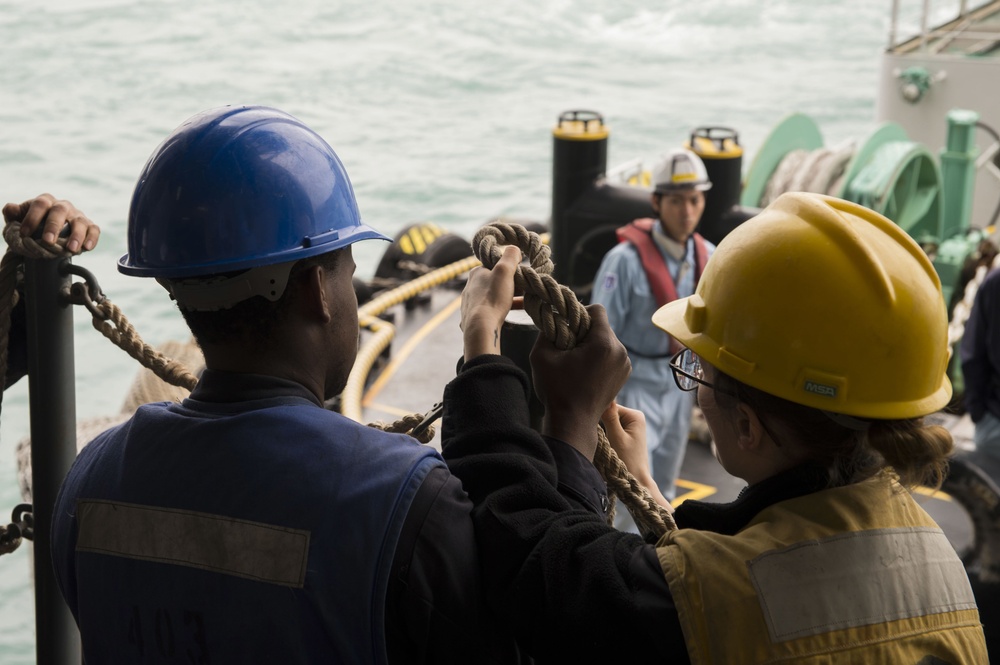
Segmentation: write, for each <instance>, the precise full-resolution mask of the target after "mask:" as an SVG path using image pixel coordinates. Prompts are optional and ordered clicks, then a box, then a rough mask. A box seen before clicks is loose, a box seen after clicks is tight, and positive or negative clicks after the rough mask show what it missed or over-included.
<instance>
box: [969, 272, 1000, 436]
mask: <svg viewBox="0 0 1000 665" xmlns="http://www.w3.org/2000/svg"><path fill="white" fill-rule="evenodd" d="M960 351H961V357H962V378H963V380H964V381H965V398H964V399H965V408H966V409H967V410H968V412H969V416H970V417H971V418H972V420H973V422H978V421H979V420H980V419H981V418H982V417H983V414H985V413H986V412H987V411H989V412H990V413H991V414H993V415H994V416H995V417H997V418H1000V270H994V271H992V272H991V273H990V274H988V275H987V276H986V279H985V280H983V283H982V284H981V285H980V286H979V291H977V292H976V299H975V301H974V302H973V305H972V312H971V314H970V315H969V320H968V321H967V322H966V324H965V333H964V334H963V336H962V344H961V349H960Z"/></svg>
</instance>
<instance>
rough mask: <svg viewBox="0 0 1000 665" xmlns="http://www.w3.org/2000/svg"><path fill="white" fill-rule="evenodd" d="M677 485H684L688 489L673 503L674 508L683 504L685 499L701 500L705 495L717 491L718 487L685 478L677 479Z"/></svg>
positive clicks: (707, 495)
mask: <svg viewBox="0 0 1000 665" xmlns="http://www.w3.org/2000/svg"><path fill="white" fill-rule="evenodd" d="M677 486H678V487H683V488H684V489H686V490H688V491H687V492H684V494H681V495H680V496H678V497H677V498H675V499H674V501H673V503H672V504H671V505H672V506H673V507H674V508H676V507H677V506H679V505H681V504H682V503H684V502H685V501H689V500H690V501H699V500H701V499H704V498H705V497H709V496H712V495H713V494H715V493H716V491H717V490H718V488H716V487H713V486H712V485H704V484H702V483H696V482H694V481H693V480H684V479H683V478H681V479H678V480H677Z"/></svg>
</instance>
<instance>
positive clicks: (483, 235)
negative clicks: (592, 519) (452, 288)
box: [472, 222, 677, 536]
mask: <svg viewBox="0 0 1000 665" xmlns="http://www.w3.org/2000/svg"><path fill="white" fill-rule="evenodd" d="M503 245H516V246H517V247H518V248H520V249H521V252H522V254H523V255H524V256H525V257H526V258H525V260H526V261H527V265H525V264H523V263H522V264H521V265H519V266H518V267H517V270H516V271H515V273H514V287H515V289H517V290H518V291H519V292H523V293H524V309H525V311H526V312H527V313H528V315H529V316H530V317H531V320H532V321H533V322H534V323H535V325H536V326H538V329H539V331H540V332H541V334H542V335H544V336H545V338H546V339H547V340H549V341H550V342H552V343H553V344H554V345H555V346H556V348H558V349H562V350H568V349H572V348H573V347H575V346H576V344H577V342H579V341H580V340H582V339H583V338H584V337H585V336H586V334H587V331H589V330H590V314H589V313H588V312H587V309H586V308H585V307H584V306H583V305H582V304H581V303H580V301H579V300H578V299H577V297H576V294H575V293H573V290H572V289H570V288H568V287H566V286H563V285H561V284H559V283H558V282H556V280H555V278H553V277H552V275H551V273H552V269H553V265H552V259H551V250H550V249H549V247H548V245H545V244H543V243H542V241H541V239H540V238H539V237H538V234H537V233H533V232H531V231H528V230H527V229H525V228H524V227H523V226H520V225H518V224H508V223H505V222H492V223H491V224H488V225H486V226H484V227H482V228H481V229H480V230H479V231H478V232H477V233H476V235H475V237H474V238H473V240H472V251H473V252H474V253H475V255H476V257H477V258H478V259H479V260H480V261H482V263H483V265H484V266H486V267H487V268H491V269H492V268H493V266H495V265H496V264H497V262H498V261H499V260H500V257H501V256H502V255H503V250H502V246H503ZM594 466H596V467H597V470H598V471H600V473H601V476H603V477H604V480H605V482H607V483H608V491H609V493H610V494H611V497H612V499H613V498H614V497H616V496H617V497H618V498H619V499H621V501H622V503H624V504H625V507H626V508H628V510H629V512H630V513H631V514H632V518H633V519H634V520H635V523H636V526H637V527H638V528H639V530H640V532H641V533H643V534H655V535H656V536H662V535H663V534H664V533H666V532H667V531H669V530H673V529H676V528H677V525H676V523H675V522H674V518H673V516H672V515H671V514H670V511H669V510H667V509H666V508H663V507H662V506H660V505H659V504H658V503H656V501H655V500H653V497H652V496H651V495H650V493H649V492H648V491H646V489H645V488H644V487H642V485H640V484H639V481H637V480H636V479H635V477H634V476H633V475H632V474H631V473H630V472H629V470H628V469H627V468H626V467H625V464H624V462H622V461H621V459H620V458H619V457H618V454H617V453H616V452H615V451H614V449H613V448H612V447H611V444H610V442H609V441H608V437H607V434H606V433H605V432H604V429H603V428H598V440H597V453H596V454H595V455H594ZM613 505H614V504H612V510H611V511H610V513H609V517H608V521H609V522H611V521H612V520H613V518H614V510H613Z"/></svg>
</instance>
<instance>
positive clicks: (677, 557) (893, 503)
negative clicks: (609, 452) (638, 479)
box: [657, 474, 989, 665]
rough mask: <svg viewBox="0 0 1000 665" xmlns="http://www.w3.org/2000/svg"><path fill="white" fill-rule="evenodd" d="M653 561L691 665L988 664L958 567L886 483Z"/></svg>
mask: <svg viewBox="0 0 1000 665" xmlns="http://www.w3.org/2000/svg"><path fill="white" fill-rule="evenodd" d="M657 552H658V554H659V559H660V565H661V566H662V567H663V570H664V574H665V575H666V578H667V583H668V584H669V585H670V592H671V594H672V596H673V598H674V602H675V603H676V605H677V610H678V614H679V616H680V621H681V627H682V629H683V631H684V639H685V642H686V645H687V649H688V653H689V654H690V657H691V662H692V664H693V665H707V664H709V663H718V664H723V663H725V664H726V665H732V664H739V663H774V662H781V663H792V662H794V663H817V664H818V663H824V664H831V663H914V664H915V663H922V662H928V663H929V662H934V663H955V664H958V663H963V664H968V663H987V662H989V661H988V657H987V655H986V642H985V638H984V636H983V629H982V625H981V623H980V620H979V611H978V609H977V606H976V601H975V598H974V596H973V594H972V587H971V586H970V584H969V579H968V576H967V574H966V572H965V568H964V566H963V565H962V561H961V560H960V559H959V557H958V556H957V555H956V553H955V550H954V548H953V547H952V545H951V544H950V543H949V542H948V539H947V538H946V537H945V535H944V533H943V532H942V531H941V529H940V528H939V527H938V526H937V524H935V522H934V520H932V519H931V518H930V516H929V515H927V513H926V512H924V510H923V509H922V508H920V506H918V505H917V503H916V502H915V501H914V500H913V498H912V497H911V496H910V495H909V493H908V492H906V491H905V490H904V489H902V487H901V486H900V485H899V484H898V483H897V482H895V481H894V480H891V479H890V477H889V476H888V475H887V474H880V475H879V476H876V477H875V478H872V479H869V480H867V481H864V482H862V483H857V484H854V485H849V486H846V487H839V488H834V489H828V490H823V491H821V492H817V493H814V494H810V495H807V496H803V497H799V498H797V499H792V500H789V501H783V502H780V503H777V504H775V505H773V506H770V507H768V508H766V509H765V510H763V511H761V513H760V514H758V515H757V516H756V517H755V518H754V520H753V521H752V522H750V524H748V525H747V526H746V527H745V528H744V529H743V530H742V531H740V532H739V533H737V534H736V535H733V536H727V535H722V534H718V533H712V532H707V531H699V530H695V529H681V530H678V531H673V532H670V533H667V534H666V535H665V536H664V537H663V538H662V539H661V540H660V542H659V543H658V544H657ZM928 657H932V658H928ZM935 658H936V659H939V660H935Z"/></svg>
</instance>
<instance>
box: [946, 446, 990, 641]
mask: <svg viewBox="0 0 1000 665" xmlns="http://www.w3.org/2000/svg"><path fill="white" fill-rule="evenodd" d="M998 479H1000V460H997V459H996V458H994V457H992V456H990V455H987V454H985V453H981V452H964V451H963V452H960V453H958V454H957V455H955V456H954V457H953V458H952V459H951V462H950V464H949V468H948V476H947V477H946V478H945V481H944V483H943V484H942V486H941V489H942V490H944V491H945V492H947V493H948V494H949V495H950V496H951V498H952V499H953V500H954V501H955V502H956V503H958V504H959V505H960V506H961V507H962V508H963V509H964V510H965V511H966V513H967V514H968V516H969V518H970V520H971V521H972V528H973V542H972V544H971V546H970V547H969V548H967V549H965V550H964V551H960V552H959V555H960V556H961V557H962V562H963V563H964V564H965V570H966V572H967V573H968V575H969V581H970V582H971V584H972V591H973V593H975V595H976V604H977V605H978V606H979V618H980V620H981V621H982V623H983V631H984V632H985V633H986V645H987V648H988V649H989V650H990V651H996V650H1000V485H998V483H997V480H998Z"/></svg>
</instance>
